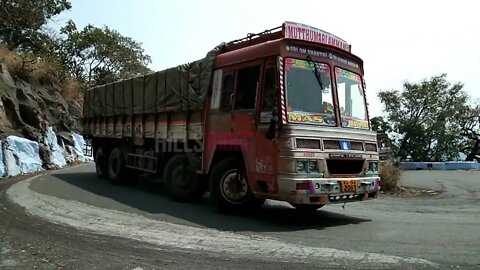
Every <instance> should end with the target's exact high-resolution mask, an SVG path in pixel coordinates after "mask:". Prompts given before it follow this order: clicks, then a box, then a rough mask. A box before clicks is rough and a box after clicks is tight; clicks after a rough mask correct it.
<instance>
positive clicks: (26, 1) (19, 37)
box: [0, 0, 72, 50]
mask: <svg viewBox="0 0 480 270" xmlns="http://www.w3.org/2000/svg"><path fill="white" fill-rule="evenodd" d="M71 7H72V5H71V3H70V1H68V0H0V40H1V41H2V42H3V43H5V44H7V47H8V48H9V49H11V50H13V49H18V48H21V49H24V50H31V49H35V48H41V45H42V40H43V39H44V38H45V35H44V34H43V32H42V27H43V26H44V25H45V24H46V23H47V22H48V21H49V20H50V19H52V18H53V17H54V16H55V15H58V14H60V13H61V12H62V11H64V10H68V9H70V8H71Z"/></svg>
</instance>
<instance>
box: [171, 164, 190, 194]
mask: <svg viewBox="0 0 480 270" xmlns="http://www.w3.org/2000/svg"><path fill="white" fill-rule="evenodd" d="M172 180H173V183H172V186H173V187H174V188H175V189H180V190H188V187H190V186H191V185H190V183H191V179H190V177H189V175H188V174H187V173H186V172H185V170H184V169H183V168H177V169H175V170H174V171H173V173H172Z"/></svg>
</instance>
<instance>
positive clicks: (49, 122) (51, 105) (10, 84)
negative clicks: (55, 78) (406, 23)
mask: <svg viewBox="0 0 480 270" xmlns="http://www.w3.org/2000/svg"><path fill="white" fill-rule="evenodd" d="M61 93H62V91H61V89H60V87H59V86H57V85H55V84H53V83H40V82H38V81H36V80H35V79H32V80H31V82H26V81H24V80H21V79H18V78H14V77H12V76H11V75H10V73H9V72H8V70H7V68H6V65H4V64H1V63H0V138H2V137H6V136H8V135H18V136H20V137H25V138H27V139H30V140H33V141H38V139H39V138H40V136H41V134H42V133H43V132H45V131H46V127H47V126H52V127H54V130H56V131H78V119H79V118H80V117H81V105H80V102H79V101H78V100H74V101H71V102H67V101H66V100H65V99H64V98H63V96H62V94H61Z"/></svg>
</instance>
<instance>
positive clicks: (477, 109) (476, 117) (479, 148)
mask: <svg viewBox="0 0 480 270" xmlns="http://www.w3.org/2000/svg"><path fill="white" fill-rule="evenodd" d="M459 121H460V122H461V126H462V135H463V136H465V143H464V145H463V147H462V152H463V153H465V155H467V157H466V159H465V160H466V161H473V160H475V159H477V160H479V161H480V159H479V158H476V156H477V155H480V105H477V106H472V107H469V108H468V109H467V111H466V113H465V117H462V118H461V119H459Z"/></svg>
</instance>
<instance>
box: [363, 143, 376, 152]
mask: <svg viewBox="0 0 480 270" xmlns="http://www.w3.org/2000/svg"><path fill="white" fill-rule="evenodd" d="M365 149H366V150H367V151H370V152H377V144H375V143H367V144H365Z"/></svg>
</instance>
